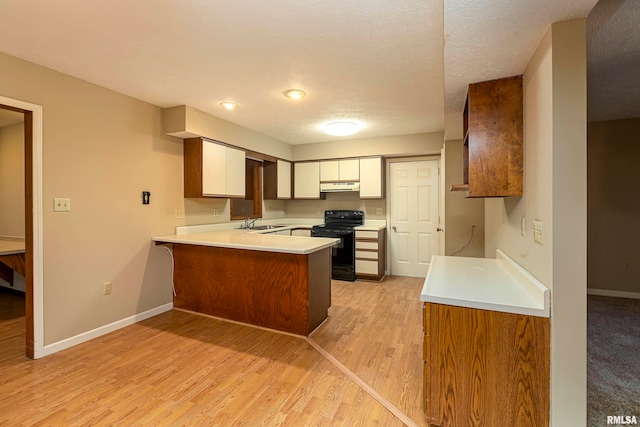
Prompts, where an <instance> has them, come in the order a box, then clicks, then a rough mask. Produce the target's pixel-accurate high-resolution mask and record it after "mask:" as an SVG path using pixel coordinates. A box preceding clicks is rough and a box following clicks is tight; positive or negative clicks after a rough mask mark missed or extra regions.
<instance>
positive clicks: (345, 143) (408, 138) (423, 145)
mask: <svg viewBox="0 0 640 427" xmlns="http://www.w3.org/2000/svg"><path fill="white" fill-rule="evenodd" d="M443 141H444V133H443V132H433V133H420V134H415V135H398V136H385V137H380V138H367V139H350V140H342V141H328V142H320V143H316V144H302V145H294V146H293V160H316V159H331V158H340V157H359V156H379V155H382V156H390V157H394V156H423V155H438V156H439V155H440V149H441V148H442V143H443Z"/></svg>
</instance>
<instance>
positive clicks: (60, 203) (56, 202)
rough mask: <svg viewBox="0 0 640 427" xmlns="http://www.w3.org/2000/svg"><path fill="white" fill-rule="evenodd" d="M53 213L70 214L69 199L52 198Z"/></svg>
mask: <svg viewBox="0 0 640 427" xmlns="http://www.w3.org/2000/svg"><path fill="white" fill-rule="evenodd" d="M53 211H54V212H70V211H71V199H69V198H62V197H54V198H53Z"/></svg>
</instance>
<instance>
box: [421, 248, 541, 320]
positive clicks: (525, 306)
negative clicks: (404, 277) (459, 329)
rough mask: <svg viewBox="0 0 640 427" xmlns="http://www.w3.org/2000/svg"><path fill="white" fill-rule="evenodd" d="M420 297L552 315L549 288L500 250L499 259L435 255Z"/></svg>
mask: <svg viewBox="0 0 640 427" xmlns="http://www.w3.org/2000/svg"><path fill="white" fill-rule="evenodd" d="M420 300H421V301H426V302H433V303H438V304H448V305H454V306H459V307H468V308H478V309H483V310H492V311H501V312H506V313H515V314H525V315H530V316H539V317H549V315H550V302H549V301H550V299H549V289H548V288H547V287H546V286H544V285H543V284H542V283H541V282H540V281H539V280H537V279H536V278H535V277H534V276H533V275H531V274H530V273H529V272H528V271H526V270H525V269H524V268H522V266H520V265H519V264H517V263H516V262H515V261H513V260H512V259H511V258H509V257H508V256H507V255H506V254H505V253H504V252H502V251H500V250H497V251H496V259H486V258H466V257H452V256H437V255H434V256H433V257H432V259H431V266H430V267H429V272H428V273H427V277H426V279H425V281H424V286H423V288H422V293H421V295H420Z"/></svg>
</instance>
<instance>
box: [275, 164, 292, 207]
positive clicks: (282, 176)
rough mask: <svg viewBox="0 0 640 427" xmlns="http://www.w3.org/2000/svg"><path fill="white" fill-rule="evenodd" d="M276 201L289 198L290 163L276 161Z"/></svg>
mask: <svg viewBox="0 0 640 427" xmlns="http://www.w3.org/2000/svg"><path fill="white" fill-rule="evenodd" d="M277 164H278V199H290V198H291V163H289V162H286V161H284V160H278V162H277Z"/></svg>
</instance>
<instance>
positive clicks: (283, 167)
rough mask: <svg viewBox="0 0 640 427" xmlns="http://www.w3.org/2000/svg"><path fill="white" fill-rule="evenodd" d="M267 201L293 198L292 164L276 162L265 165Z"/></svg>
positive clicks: (265, 194) (265, 196) (264, 195)
mask: <svg viewBox="0 0 640 427" xmlns="http://www.w3.org/2000/svg"><path fill="white" fill-rule="evenodd" d="M263 176H264V191H263V197H264V199H265V200H276V199H290V198H291V162H287V161H285V160H280V159H278V160H276V161H275V162H269V161H264V163H263Z"/></svg>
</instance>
